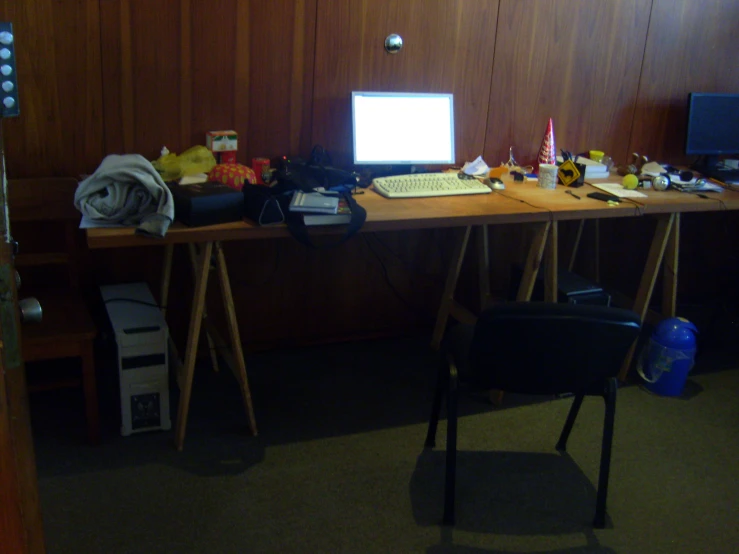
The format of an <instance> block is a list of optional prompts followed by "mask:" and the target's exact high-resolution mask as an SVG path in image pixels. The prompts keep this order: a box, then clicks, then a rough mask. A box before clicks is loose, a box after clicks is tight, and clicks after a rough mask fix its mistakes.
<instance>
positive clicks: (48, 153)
mask: <svg viewBox="0 0 739 554" xmlns="http://www.w3.org/2000/svg"><path fill="white" fill-rule="evenodd" d="M0 18H1V19H2V20H3V21H11V22H12V23H13V31H14V35H15V38H16V53H17V54H16V64H17V69H18V90H19V93H20V109H21V114H22V115H21V117H19V118H15V119H9V120H6V121H5V122H4V123H3V130H4V136H5V150H6V159H7V172H8V175H9V176H10V177H50V176H77V175H79V174H80V173H83V172H85V171H92V170H94V169H95V167H97V164H99V163H100V160H101V159H102V156H103V155H104V153H105V144H104V141H103V113H102V105H103V94H102V93H103V83H102V78H101V72H100V31H101V28H100V11H99V7H98V1H97V0H75V1H65V2H58V1H55V0H27V1H22V2H21V1H18V0H0Z"/></svg>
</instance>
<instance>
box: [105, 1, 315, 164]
mask: <svg viewBox="0 0 739 554" xmlns="http://www.w3.org/2000/svg"><path fill="white" fill-rule="evenodd" d="M315 16H316V0H272V1H270V2H260V1H259V0H214V1H211V2H202V1H198V0H157V1H152V0H100V27H101V29H102V33H101V35H102V40H101V42H100V45H101V46H100V47H101V50H102V66H103V82H104V87H103V91H102V96H103V106H104V113H105V121H106V126H105V147H106V151H107V152H139V153H142V154H144V155H145V156H149V157H155V156H157V155H158V152H159V150H160V148H161V147H162V146H163V145H166V146H167V147H168V148H169V149H170V150H171V151H173V152H181V151H182V150H184V149H185V148H188V147H190V146H192V145H194V144H202V143H203V141H204V140H205V133H206V132H207V131H213V130H219V129H235V130H237V131H239V133H240V137H239V140H240V145H239V146H240V148H239V154H238V158H239V161H240V162H242V163H248V160H250V159H251V157H252V156H257V155H268V156H277V155H280V154H284V153H293V152H299V151H303V150H305V149H309V148H310V132H311V125H310V121H311V109H310V107H311V93H312V88H313V44H314V41H315Z"/></svg>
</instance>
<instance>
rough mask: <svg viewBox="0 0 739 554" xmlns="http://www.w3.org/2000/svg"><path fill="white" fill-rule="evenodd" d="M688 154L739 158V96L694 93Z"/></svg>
mask: <svg viewBox="0 0 739 554" xmlns="http://www.w3.org/2000/svg"><path fill="white" fill-rule="evenodd" d="M685 153H686V154H690V155H693V154H700V155H707V156H719V155H724V154H739V94H715V93H697V92H693V93H690V95H689V96H688V134H687V140H686V143H685Z"/></svg>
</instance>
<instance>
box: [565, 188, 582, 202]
mask: <svg viewBox="0 0 739 554" xmlns="http://www.w3.org/2000/svg"><path fill="white" fill-rule="evenodd" d="M565 192H566V193H567V194H569V195H570V196H572V197H573V198H577V199H578V200H580V197H579V196H578V195H577V194H575V193H574V192H572V191H571V190H566V191H565Z"/></svg>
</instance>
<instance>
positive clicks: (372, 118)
mask: <svg viewBox="0 0 739 554" xmlns="http://www.w3.org/2000/svg"><path fill="white" fill-rule="evenodd" d="M352 123H353V142H354V163H355V164H356V165H375V166H377V165H384V166H414V165H422V164H424V165H434V164H437V165H442V164H454V163H455V155H454V98H453V95H451V94H424V93H405V92H403V93H399V92H352Z"/></svg>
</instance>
